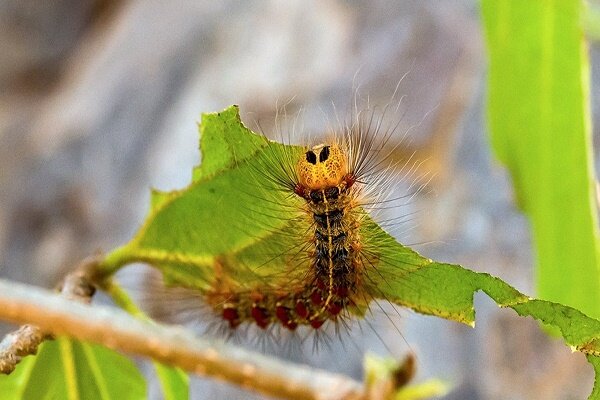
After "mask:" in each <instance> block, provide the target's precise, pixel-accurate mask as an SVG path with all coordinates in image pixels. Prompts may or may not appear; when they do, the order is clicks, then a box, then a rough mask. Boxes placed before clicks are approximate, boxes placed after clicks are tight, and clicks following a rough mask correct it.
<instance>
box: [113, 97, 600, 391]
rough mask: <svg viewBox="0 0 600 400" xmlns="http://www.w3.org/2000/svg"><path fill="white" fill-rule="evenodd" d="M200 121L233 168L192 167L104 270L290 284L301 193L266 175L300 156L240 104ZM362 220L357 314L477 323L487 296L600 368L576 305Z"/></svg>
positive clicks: (203, 282)
mask: <svg viewBox="0 0 600 400" xmlns="http://www.w3.org/2000/svg"><path fill="white" fill-rule="evenodd" d="M202 121H203V122H202V128H201V130H202V132H203V135H204V136H203V137H202V151H203V154H204V155H205V157H207V156H208V155H209V154H212V153H213V152H216V153H219V154H222V155H223V157H224V159H225V160H226V162H218V160H212V161H211V162H210V163H209V164H208V165H209V167H207V169H206V170H204V169H203V166H200V167H199V168H197V169H196V170H195V172H194V176H195V180H194V181H193V182H192V183H191V184H190V186H188V187H187V188H186V189H184V190H181V191H177V192H172V193H168V194H162V195H161V196H162V197H163V200H161V201H159V202H155V203H154V205H153V207H152V209H151V211H150V214H149V215H148V218H147V220H146V222H145V223H144V225H143V226H142V228H141V229H140V230H139V232H138V233H137V234H136V236H135V237H134V239H133V240H132V241H131V242H129V243H128V244H126V245H125V246H123V247H121V248H119V249H117V250H115V251H114V252H113V253H111V254H109V255H108V257H107V258H106V259H105V261H104V263H103V265H102V268H104V269H105V270H106V271H108V272H112V271H114V270H116V269H118V268H119V267H120V266H122V265H124V264H126V263H128V262H134V261H142V262H147V263H150V264H152V265H153V266H155V267H157V268H159V269H161V271H162V272H163V274H164V276H165V277H166V279H167V280H168V281H169V282H170V283H172V284H178V285H181V286H187V287H192V288H197V289H198V290H199V291H200V292H202V291H203V290H205V289H206V288H208V287H210V285H211V283H214V281H215V280H216V279H230V280H232V281H235V282H243V283H244V284H245V285H247V287H248V288H252V287H255V286H258V285H263V286H262V287H264V285H266V284H267V283H265V282H268V284H269V285H272V286H273V287H279V288H287V287H289V284H290V282H293V281H294V280H295V279H299V280H301V279H302V277H303V276H304V275H305V274H306V272H307V269H308V268H309V265H308V264H309V263H308V262H306V260H304V261H302V262H296V263H295V264H293V267H294V268H292V269H290V268H288V267H289V265H290V263H294V257H293V256H292V257H290V255H291V254H292V255H293V254H296V255H297V254H298V251H301V250H295V253H290V249H294V248H295V249H298V241H299V239H298V234H299V232H305V230H306V225H302V223H303V221H302V220H301V219H298V218H295V216H296V214H294V212H295V211H294V209H297V210H300V207H301V205H302V204H301V203H302V202H301V201H300V200H298V203H297V204H294V203H293V202H294V201H296V200H295V198H296V197H297V196H291V195H290V193H284V192H283V191H274V190H269V187H270V186H269V182H268V181H267V180H266V178H265V177H264V176H262V175H261V174H260V172H259V171H261V169H264V168H268V167H273V162H272V158H270V157H272V156H273V155H274V154H277V157H279V159H281V157H297V156H298V154H299V153H298V152H299V151H300V150H299V149H298V148H296V147H293V146H284V145H281V144H277V143H273V142H267V141H266V140H265V139H263V138H262V137H260V136H258V135H255V134H253V133H252V132H250V131H248V130H247V129H246V128H245V127H243V126H242V125H241V123H240V121H239V116H238V110H237V108H236V107H231V108H229V109H226V110H225V111H223V112H221V113H214V114H205V115H204V116H203V119H202ZM233 121H235V122H233ZM220 135H221V136H222V135H224V136H226V137H221V138H219V136H220ZM229 135H231V136H232V137H231V138H227V136H229ZM231 143H234V145H232V144H231ZM213 146H216V147H213ZM277 157H275V158H277ZM203 165H204V164H203ZM157 204H158V205H157ZM297 212H298V213H299V215H302V214H301V213H302V211H297ZM361 221H362V222H361V228H360V229H361V234H362V236H363V237H368V238H370V239H371V242H373V243H375V244H376V246H375V247H374V248H372V249H369V250H370V251H372V252H374V254H375V255H374V260H376V261H374V265H373V266H372V270H371V271H370V273H369V274H368V276H367V277H366V278H365V280H364V282H363V286H364V288H363V289H364V292H365V296H364V297H365V304H360V305H357V307H356V309H354V310H351V311H353V312H354V313H355V314H357V315H358V316H360V315H361V313H363V312H364V307H366V306H367V305H368V304H367V303H368V300H369V299H385V300H389V301H391V302H393V303H396V304H399V305H403V306H406V307H410V308H412V309H413V310H415V311H418V312H421V313H424V314H430V315H435V316H439V317H443V318H447V319H451V320H455V321H459V322H462V323H466V324H469V325H474V322H475V310H474V306H473V295H474V293H475V292H476V291H478V290H482V291H484V292H485V293H486V294H487V295H488V296H490V297H491V298H492V299H494V301H496V302H497V303H498V304H499V305H500V306H502V307H510V308H512V309H514V310H515V311H516V312H517V313H518V314H519V315H523V316H531V317H533V318H536V319H538V320H540V321H542V322H543V323H544V324H547V325H549V326H553V327H555V328H557V329H558V330H560V332H561V334H562V336H563V337H564V339H565V342H566V343H567V344H568V345H570V346H572V347H573V348H575V349H577V350H579V351H581V352H583V353H585V354H588V355H589V360H590V362H591V363H592V364H593V365H596V363H597V362H598V360H597V356H599V355H600V322H599V321H597V320H595V319H592V318H590V317H587V316H586V315H584V314H583V313H581V312H579V311H577V310H575V309H573V308H571V307H567V306H563V305H560V304H556V303H552V302H548V301H542V300H534V299H531V298H529V297H528V296H525V295H524V294H522V293H520V292H518V291H517V290H516V289H514V288H512V287H511V286H510V285H508V284H506V283H504V282H503V281H501V280H500V279H498V278H495V277H492V276H490V275H488V274H484V273H477V272H473V271H470V270H467V269H464V268H462V267H460V266H458V265H451V264H444V263H438V262H434V261H432V260H430V259H428V258H425V257H422V256H421V255H419V254H418V253H416V252H415V251H413V250H411V249H410V248H408V247H406V246H403V245H402V244H400V243H398V242H396V240H395V239H394V238H393V237H391V236H390V235H389V234H388V233H386V232H385V231H384V230H383V229H382V228H381V227H379V226H378V225H377V224H376V223H375V222H374V221H373V220H371V219H370V218H369V217H368V216H367V215H365V216H364V219H361ZM304 223H305V222H304ZM296 258H298V257H296ZM299 258H300V259H302V257H299ZM286 285H288V286H286ZM595 390H596V391H597V390H598V389H595ZM594 398H595V397H594Z"/></svg>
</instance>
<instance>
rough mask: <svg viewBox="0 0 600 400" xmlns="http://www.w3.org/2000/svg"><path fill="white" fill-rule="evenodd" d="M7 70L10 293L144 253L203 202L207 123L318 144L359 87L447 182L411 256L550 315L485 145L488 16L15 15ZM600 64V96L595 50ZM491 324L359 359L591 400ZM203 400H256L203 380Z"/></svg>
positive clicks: (567, 375)
mask: <svg viewBox="0 0 600 400" xmlns="http://www.w3.org/2000/svg"><path fill="white" fill-rule="evenodd" d="M0 54H2V57H0V205H1V207H0V276H1V277H2V278H6V279H13V280H17V281H20V282H27V283H32V284H36V285H41V286H45V287H52V286H54V285H55V284H56V282H57V281H58V280H59V279H60V277H61V276H62V275H64V273H65V272H66V271H68V270H69V269H70V268H72V267H73V265H74V264H75V263H76V262H77V261H78V260H80V259H81V258H83V257H84V256H87V255H89V254H91V253H93V252H94V251H97V250H104V251H108V250H110V249H112V248H114V247H116V246H118V245H120V244H122V243H124V242H126V241H127V240H128V239H129V238H131V236H132V235H133V234H134V232H135V231H136V229H137V228H138V226H139V224H140V223H141V222H142V220H143V218H144V216H145V214H146V212H147V209H148V204H149V188H150V187H151V186H152V187H157V188H159V189H162V190H170V189H176V188H181V187H183V186H185V185H186V184H187V183H188V182H189V180H190V174H191V168H192V166H193V165H195V164H197V163H198V162H199V154H198V149H197V142H198V136H197V125H196V124H197V122H198V121H199V115H200V113H201V112H211V111H219V110H221V109H223V108H225V107H226V106H228V105H231V104H239V105H240V109H241V114H242V119H243V120H244V122H245V123H246V124H247V125H248V126H249V127H251V128H253V129H256V128H257V124H258V123H260V126H261V127H262V129H263V130H265V131H266V132H270V131H271V130H272V129H273V126H274V125H273V124H274V118H275V115H276V114H277V108H278V105H279V106H280V105H281V104H282V103H286V104H287V106H286V107H287V113H288V114H291V115H294V114H295V113H297V112H299V111H300V110H302V120H303V123H304V127H305V129H306V130H308V131H310V132H319V131H320V130H323V129H325V128H326V127H327V125H328V118H329V120H331V119H332V117H331V112H332V106H331V104H332V103H333V104H335V107H336V109H337V110H338V113H339V114H340V115H341V116H342V117H344V111H343V110H347V109H348V107H349V105H350V104H351V102H352V100H353V98H354V96H355V94H356V90H355V87H356V86H357V85H359V86H360V95H361V96H363V97H364V98H366V97H367V96H368V97H369V100H370V102H371V104H375V105H380V106H385V105H386V104H387V103H388V102H389V101H390V98H391V96H392V94H393V92H394V88H395V87H396V85H397V84H398V83H399V82H400V86H399V95H400V96H405V98H404V99H403V103H402V105H403V107H402V114H403V116H402V115H401V116H398V118H399V117H402V121H401V128H400V129H399V132H400V136H401V135H402V134H403V133H404V132H405V131H406V130H408V129H409V128H410V127H413V129H411V132H410V137H411V140H409V141H406V142H405V143H406V148H404V149H403V150H404V151H405V152H406V153H407V154H410V153H412V152H416V158H417V159H420V160H424V163H423V164H422V165H421V167H420V169H421V171H419V173H420V174H422V175H427V174H429V175H431V176H433V179H432V180H431V182H430V184H429V189H428V190H426V191H424V192H422V194H420V195H419V196H418V197H417V198H416V199H415V203H414V207H415V208H417V209H419V210H421V212H420V213H419V216H418V219H417V221H416V222H415V223H414V226H412V229H410V230H405V231H403V232H401V234H400V236H399V239H401V240H402V241H403V242H405V243H425V244H422V245H418V246H416V249H417V250H418V251H420V252H421V253H422V254H424V255H426V256H428V257H431V258H433V259H436V260H441V261H446V262H453V263H460V264H462V265H464V266H466V267H468V268H471V269H474V270H477V271H486V272H490V273H492V274H494V275H496V276H499V277H501V278H502V279H504V280H505V281H507V282H508V283H510V284H511V285H513V286H515V287H516V288H517V289H519V290H520V291H522V292H525V293H527V294H531V295H535V293H534V289H533V286H534V285H533V281H532V279H533V278H532V277H533V271H532V265H533V256H532V251H531V238H530V230H529V224H528V220H527V219H526V218H525V217H524V216H523V215H522V214H521V213H520V212H519V211H518V210H517V209H516V207H515V204H514V199H513V192H512V187H511V182H510V180H509V177H508V174H507V173H506V171H505V170H504V169H503V168H502V167H500V166H499V165H498V164H497V163H496V162H495V160H494V159H493V157H492V156H491V154H490V149H489V141H488V137H487V134H486V123H485V118H484V117H485V115H484V114H485V113H484V105H485V104H484V103H485V101H484V99H485V92H486V87H485V77H486V54H485V47H484V38H483V31H482V27H481V24H480V13H479V8H478V2H477V1H474V0H455V1H451V0H443V1H442V0H440V1H428V2H423V1H417V0H414V1H403V2H396V1H384V0H375V1H370V2H362V1H333V0H332V1H329V0H328V1H320V2H316V1H314V2H310V1H309V2H306V1H295V0H294V1H287V2H283V1H249V2H233V1H220V2H209V1H195V0H179V1H177V2H162V1H154V0H151V1H148V0H146V1H142V0H129V1H119V0H55V1H52V2H39V1H33V0H3V1H2V2H0ZM590 56H591V62H592V78H593V80H592V89H591V92H592V94H594V93H598V90H599V89H600V87H599V81H598V79H594V78H595V77H596V76H597V74H598V72H599V68H600V48H599V47H598V43H597V42H594V41H590ZM404 75H406V77H405V78H404V79H402V77H403V76H404ZM592 100H595V99H592ZM592 107H593V112H594V113H593V115H594V126H595V127H598V126H600V123H599V122H600V121H598V116H599V115H600V113H599V111H600V110H599V109H598V104H597V103H593V105H592ZM284 123H285V122H284ZM594 133H595V137H596V136H597V135H598V133H599V131H598V129H597V128H595V130H594ZM596 158H598V157H596ZM125 273H126V272H125ZM127 279H129V280H131V279H132V278H131V277H130V276H129V277H127ZM134 279H135V277H134ZM476 307H477V312H478V319H477V328H476V329H471V328H468V327H466V326H462V325H460V324H457V323H454V322H448V321H444V320H441V319H436V318H432V317H424V316H419V315H416V314H413V313H410V312H408V311H401V315H402V318H401V320H400V329H401V331H402V336H401V337H399V335H398V332H397V331H396V330H395V329H393V328H392V329H388V330H386V329H385V326H386V324H385V323H381V324H378V323H374V326H377V327H378V328H377V329H378V331H379V332H378V333H379V334H380V336H381V337H382V340H380V339H379V338H377V337H376V336H375V335H372V334H371V335H369V332H367V331H366V332H365V336H366V338H362V339H359V340H361V343H360V347H361V348H366V349H373V350H375V351H379V352H382V353H385V351H386V350H385V346H382V344H381V342H382V341H383V342H385V344H386V345H387V347H388V348H392V349H393V351H394V352H396V353H398V354H396V355H402V354H403V353H404V352H408V351H414V352H416V354H417V358H418V361H417V362H418V364H417V369H418V375H417V378H416V379H417V380H418V381H420V380H424V379H426V378H431V377H437V378H442V379H445V380H447V381H449V382H451V383H452V384H453V385H454V389H453V391H452V392H450V393H449V394H448V395H447V396H446V397H444V399H464V400H478V399H582V398H585V397H586V396H587V395H588V394H589V393H590V391H591V387H592V383H593V372H592V369H591V368H590V367H589V366H588V365H587V363H586V361H585V357H584V356H583V355H581V354H579V353H576V354H573V353H571V351H570V350H569V348H568V347H566V346H565V345H564V344H563V342H562V340H559V339H552V338H549V337H548V336H546V335H545V334H544V333H543V332H542V331H541V330H540V329H539V327H538V325H537V324H536V323H535V322H534V321H532V320H530V319H524V318H518V317H517V316H516V314H515V313H514V312H513V311H511V310H499V309H498V308H497V306H496V305H495V304H494V303H493V302H492V301H491V300H489V299H488V298H487V297H485V296H484V295H479V294H478V295H476ZM388 325H389V324H388ZM0 328H1V329H0V331H1V333H5V332H7V331H8V330H9V329H10V328H11V327H9V326H7V325H0ZM388 328H389V326H388ZM369 336H374V337H372V338H370V337H369ZM407 344H408V345H407ZM327 351H328V352H326V353H320V354H316V355H312V356H311V355H308V356H307V358H310V359H311V360H308V361H307V362H310V363H312V364H314V365H318V366H321V367H326V368H328V369H334V370H338V371H340V372H344V373H347V374H350V375H352V376H354V377H355V378H360V377H361V369H362V367H361V360H362V357H361V356H360V355H357V356H352V357H351V358H352V359H351V360H346V359H345V358H344V357H346V354H345V353H344V352H343V350H342V349H341V348H340V347H339V346H335V345H334V346H333V348H332V349H331V350H327ZM157 390H158V389H157V388H156V387H153V388H151V391H152V397H153V398H160V395H159V394H158V392H157ZM192 395H193V398H198V399H201V398H215V397H217V396H222V397H228V398H230V397H238V398H246V397H247V396H248V394H247V393H246V392H243V391H240V390H237V389H235V388H231V387H229V386H227V385H223V384H219V383H214V382H212V381H210V380H202V379H194V383H193V384H192Z"/></svg>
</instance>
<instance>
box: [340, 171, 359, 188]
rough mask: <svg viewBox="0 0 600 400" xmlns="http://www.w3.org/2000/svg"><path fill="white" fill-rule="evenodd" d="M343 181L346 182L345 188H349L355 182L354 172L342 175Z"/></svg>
mask: <svg viewBox="0 0 600 400" xmlns="http://www.w3.org/2000/svg"><path fill="white" fill-rule="evenodd" d="M343 181H344V182H345V183H346V188H347V189H350V188H351V187H352V185H354V184H355V183H356V176H355V175H354V174H347V175H346V176H344V179H343Z"/></svg>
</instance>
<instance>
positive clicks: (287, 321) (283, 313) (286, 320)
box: [275, 305, 298, 331]
mask: <svg viewBox="0 0 600 400" xmlns="http://www.w3.org/2000/svg"><path fill="white" fill-rule="evenodd" d="M290 311H291V310H290V309H289V308H287V307H284V306H281V305H278V306H277V307H275V316H276V317H277V319H279V321H280V322H281V323H282V324H283V326H285V327H286V328H288V329H289V330H292V331H293V330H294V329H296V328H297V327H298V324H297V323H296V322H294V321H293V320H292V318H291V316H290Z"/></svg>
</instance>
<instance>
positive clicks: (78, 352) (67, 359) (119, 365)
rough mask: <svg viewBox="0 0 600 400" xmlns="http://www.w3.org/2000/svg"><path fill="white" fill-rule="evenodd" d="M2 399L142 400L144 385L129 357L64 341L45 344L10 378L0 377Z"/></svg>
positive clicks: (100, 347) (95, 346)
mask: <svg viewBox="0 0 600 400" xmlns="http://www.w3.org/2000/svg"><path fill="white" fill-rule="evenodd" d="M0 393H1V394H2V400H13V399H15V400H16V399H19V400H29V399H36V400H44V399H48V400H54V399H68V400H77V399H86V400H88V399H90V400H94V399H98V400H111V399H114V400H117V399H118V400H121V399H132V400H133V399H145V398H146V383H145V381H144V378H143V377H142V375H141V374H140V372H139V370H138V369H137V368H136V367H135V365H134V364H133V363H132V362H131V360H129V359H128V358H126V357H124V356H122V355H121V354H119V353H116V352H114V351H112V350H109V349H106V348H104V347H102V346H98V345H93V344H88V343H82V342H77V341H73V340H69V339H65V338H58V339H56V340H53V341H47V342H44V343H43V344H42V345H41V346H40V349H39V351H38V354H37V355H36V356H28V357H26V358H25V359H24V360H23V361H21V363H19V365H18V366H17V369H16V370H15V371H14V372H13V373H12V374H10V375H0Z"/></svg>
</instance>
